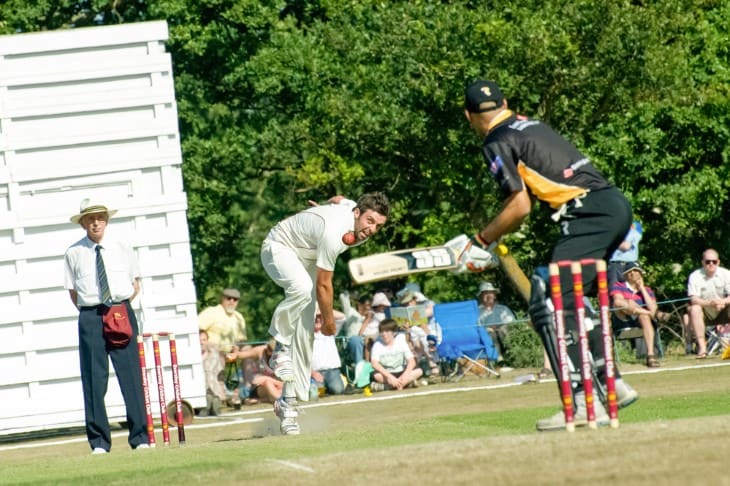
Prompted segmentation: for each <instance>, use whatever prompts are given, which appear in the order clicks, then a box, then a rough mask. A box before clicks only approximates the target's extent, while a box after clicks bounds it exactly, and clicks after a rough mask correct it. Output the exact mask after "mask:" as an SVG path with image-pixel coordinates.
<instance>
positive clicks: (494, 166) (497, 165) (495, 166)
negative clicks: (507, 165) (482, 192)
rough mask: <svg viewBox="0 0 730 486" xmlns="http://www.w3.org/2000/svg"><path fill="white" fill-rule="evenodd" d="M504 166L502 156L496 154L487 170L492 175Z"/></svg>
mask: <svg viewBox="0 0 730 486" xmlns="http://www.w3.org/2000/svg"><path fill="white" fill-rule="evenodd" d="M503 166H504V162H502V157H500V156H499V155H497V156H496V157H495V158H494V159H493V160H492V161H491V162H490V164H489V171H490V172H491V173H492V174H493V175H497V174H499V173H500V172H501V171H502V167H503Z"/></svg>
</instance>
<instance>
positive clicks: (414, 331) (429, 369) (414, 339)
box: [399, 290, 442, 384]
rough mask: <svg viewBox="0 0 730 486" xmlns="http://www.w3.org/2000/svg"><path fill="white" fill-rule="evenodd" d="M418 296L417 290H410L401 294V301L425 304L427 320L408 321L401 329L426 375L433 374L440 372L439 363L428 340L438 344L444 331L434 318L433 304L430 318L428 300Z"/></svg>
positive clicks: (415, 304) (413, 304)
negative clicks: (433, 356)
mask: <svg viewBox="0 0 730 486" xmlns="http://www.w3.org/2000/svg"><path fill="white" fill-rule="evenodd" d="M421 296H422V297H423V294H421ZM418 298H419V297H418V296H417V295H416V293H415V292H413V291H410V290H409V291H407V292H406V293H405V294H401V300H400V302H399V303H400V305H401V306H402V307H415V306H417V305H422V306H424V307H423V309H424V311H423V312H424V315H423V317H425V318H426V320H424V321H422V322H421V323H420V324H415V325H414V324H413V323H411V322H410V321H406V322H405V323H404V324H402V325H401V330H402V331H403V332H404V333H405V335H406V340H407V341H408V344H409V346H410V347H411V351H412V352H413V354H414V356H415V358H416V363H418V366H419V367H420V368H421V369H422V370H423V374H424V376H431V375H432V374H438V364H437V362H434V360H433V359H432V357H431V353H430V352H429V351H430V346H429V342H428V340H429V338H431V339H432V340H433V341H434V343H435V345H436V346H438V343H439V337H440V336H441V335H442V333H441V327H440V326H438V324H437V323H436V320H435V319H434V318H433V306H431V317H430V318H428V314H427V313H426V307H425V305H424V304H425V302H426V301H427V300H426V298H425V297H423V300H422V301H421V302H419V301H418ZM425 383H428V382H427V381H426V382H424V384H425Z"/></svg>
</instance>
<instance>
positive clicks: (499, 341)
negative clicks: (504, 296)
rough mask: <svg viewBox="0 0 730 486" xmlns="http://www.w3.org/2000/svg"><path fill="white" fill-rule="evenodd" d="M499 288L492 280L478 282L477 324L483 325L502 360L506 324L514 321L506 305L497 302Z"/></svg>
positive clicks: (513, 315)
mask: <svg viewBox="0 0 730 486" xmlns="http://www.w3.org/2000/svg"><path fill="white" fill-rule="evenodd" d="M498 293H499V288H497V287H495V286H494V284H493V283H492V282H482V283H481V284H479V291H478V292H477V298H478V300H479V325H480V326H485V327H486V328H487V331H488V332H489V336H490V337H491V338H492V342H493V343H494V345H495V347H496V348H497V352H498V353H499V358H498V359H499V361H503V360H504V354H503V353H504V351H505V349H506V347H505V342H506V338H507V334H508V328H507V326H506V324H509V323H510V322H514V321H515V314H514V312H512V309H510V308H509V307H507V306H506V305H503V304H499V303H497V294H498Z"/></svg>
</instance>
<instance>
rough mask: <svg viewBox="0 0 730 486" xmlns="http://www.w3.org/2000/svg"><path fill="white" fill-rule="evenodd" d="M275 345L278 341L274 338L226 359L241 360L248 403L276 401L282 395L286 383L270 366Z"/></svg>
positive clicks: (243, 349) (245, 348)
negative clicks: (277, 376) (275, 374)
mask: <svg viewBox="0 0 730 486" xmlns="http://www.w3.org/2000/svg"><path fill="white" fill-rule="evenodd" d="M274 346H276V342H275V341H274V340H273V339H272V340H270V341H269V342H268V343H267V344H260V345H258V346H245V347H243V348H242V349H240V350H239V351H236V352H235V353H229V354H228V355H227V356H226V359H229V360H231V359H238V360H241V368H242V369H243V379H244V381H243V387H244V388H245V390H246V392H245V393H246V399H245V402H244V403H245V404H246V405H254V404H256V403H259V401H261V402H266V403H274V402H275V401H276V400H277V399H278V398H279V397H281V390H282V388H283V386H284V384H283V383H282V382H281V381H280V380H279V379H278V378H276V376H274V370H272V369H271V367H270V366H269V360H270V359H271V355H272V354H273V352H274Z"/></svg>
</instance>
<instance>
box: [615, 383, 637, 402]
mask: <svg viewBox="0 0 730 486" xmlns="http://www.w3.org/2000/svg"><path fill="white" fill-rule="evenodd" d="M638 399H639V392H637V391H636V390H634V389H633V388H631V385H629V384H628V383H626V382H625V381H624V380H623V378H619V379H618V380H616V402H617V404H618V408H624V407H628V406H629V405H631V404H632V403H634V402H635V401H636V400H638Z"/></svg>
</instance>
